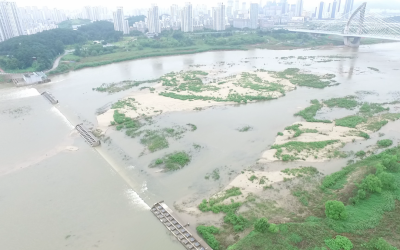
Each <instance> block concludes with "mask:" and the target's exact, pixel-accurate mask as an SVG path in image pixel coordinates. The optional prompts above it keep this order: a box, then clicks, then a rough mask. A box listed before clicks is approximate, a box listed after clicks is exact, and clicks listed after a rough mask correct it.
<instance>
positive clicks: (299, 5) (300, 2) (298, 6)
mask: <svg viewBox="0 0 400 250" xmlns="http://www.w3.org/2000/svg"><path fill="white" fill-rule="evenodd" d="M294 16H297V17H299V16H303V0H297V3H296V11H295V13H294Z"/></svg>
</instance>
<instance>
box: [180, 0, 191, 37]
mask: <svg viewBox="0 0 400 250" xmlns="http://www.w3.org/2000/svg"><path fill="white" fill-rule="evenodd" d="M181 30H182V31H183V32H193V8H192V4H191V3H186V5H185V7H183V10H182V23H181Z"/></svg>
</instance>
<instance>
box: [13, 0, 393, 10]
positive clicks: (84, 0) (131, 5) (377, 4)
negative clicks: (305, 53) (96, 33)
mask: <svg viewBox="0 0 400 250" xmlns="http://www.w3.org/2000/svg"><path fill="white" fill-rule="evenodd" d="M333 1H334V0H329V1H324V2H326V3H328V2H333ZM365 1H366V0H354V6H357V5H360V4H361V3H363V2H365ZM15 2H16V3H17V5H18V6H19V7H24V6H32V5H33V6H38V7H45V6H47V7H49V8H62V9H66V10H74V9H80V8H83V7H84V6H87V5H89V6H105V7H107V8H110V9H115V8H116V7H118V6H123V7H124V8H125V9H127V10H128V9H135V8H148V6H149V5H150V4H151V3H154V4H157V5H158V6H159V7H161V8H163V7H169V6H171V5H172V4H177V5H179V6H184V5H185V3H186V2H190V3H191V4H192V5H193V6H195V5H199V4H205V5H207V6H209V7H211V6H214V5H215V4H216V1H212V0H192V1H188V0H172V1H170V2H166V1H165V0H164V1H161V0H153V1H151V2H150V3H146V2H132V1H126V0H114V1H112V2H110V1H106V0H81V1H79V2H78V3H79V5H78V6H77V5H76V4H72V5H71V3H70V2H58V1H57V2H55V1H52V0H35V1H34V2H32V0H15ZM220 2H223V3H224V4H225V5H228V3H229V2H230V1H229V0H225V1H220ZM234 2H235V3H234V4H235V5H236V2H239V4H240V6H242V3H243V2H246V3H247V8H248V6H250V3H251V2H254V3H259V2H260V1H259V0H247V1H236V0H235V1H234ZM262 2H263V3H266V2H268V1H267V0H263V1H262ZM277 2H279V1H277ZM320 2H321V0H303V8H304V10H307V11H312V10H314V9H315V7H317V6H318V5H319V3H320ZM367 2H368V6H369V7H370V8H374V9H400V1H396V2H393V1H392V0H383V1H380V0H369V1H367ZM287 3H288V4H296V3H297V0H287Z"/></svg>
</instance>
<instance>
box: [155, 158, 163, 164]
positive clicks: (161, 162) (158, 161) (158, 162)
mask: <svg viewBox="0 0 400 250" xmlns="http://www.w3.org/2000/svg"><path fill="white" fill-rule="evenodd" d="M163 162H164V161H163V160H162V159H157V160H156V164H157V165H160V164H163Z"/></svg>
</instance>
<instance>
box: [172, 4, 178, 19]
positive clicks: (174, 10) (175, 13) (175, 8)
mask: <svg viewBox="0 0 400 250" xmlns="http://www.w3.org/2000/svg"><path fill="white" fill-rule="evenodd" d="M177 20H178V5H176V4H173V5H171V21H173V22H176V21H177Z"/></svg>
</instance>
